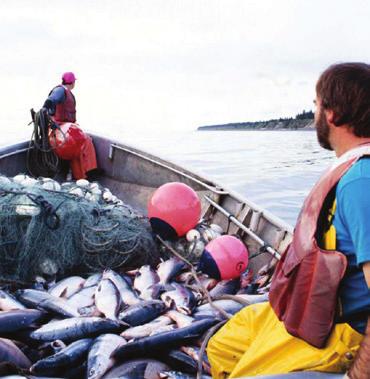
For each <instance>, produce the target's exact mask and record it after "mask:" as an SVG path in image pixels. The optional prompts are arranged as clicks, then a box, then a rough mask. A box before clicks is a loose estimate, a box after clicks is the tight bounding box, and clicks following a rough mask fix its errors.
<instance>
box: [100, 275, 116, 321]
mask: <svg viewBox="0 0 370 379" xmlns="http://www.w3.org/2000/svg"><path fill="white" fill-rule="evenodd" d="M95 304H96V307H97V309H98V310H99V311H100V312H101V313H103V315H105V317H107V318H110V319H112V320H117V316H118V311H119V309H120V306H121V297H120V296H119V293H118V290H117V287H116V286H115V285H114V284H113V283H112V281H111V280H110V279H106V278H103V279H102V280H101V282H100V283H99V285H98V287H97V288H96V291H95Z"/></svg>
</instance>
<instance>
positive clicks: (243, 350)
mask: <svg viewBox="0 0 370 379" xmlns="http://www.w3.org/2000/svg"><path fill="white" fill-rule="evenodd" d="M315 103H316V111H315V124H316V132H317V137H318V141H319V143H320V145H321V146H322V147H323V148H325V149H329V150H334V152H335V154H336V156H337V158H338V159H337V160H336V162H335V163H334V164H333V166H332V167H330V168H329V169H328V170H327V171H326V172H325V173H324V174H323V176H322V177H321V178H320V179H319V181H318V182H317V183H316V185H315V186H314V187H313V189H312V191H311V192H310V194H309V195H308V197H307V198H306V200H305V202H304V205H303V208H302V210H301V213H300V216H299V218H298V221H297V224H296V227H295V230H294V235H293V240H292V242H291V244H290V245H289V247H288V248H287V250H286V251H285V253H284V254H283V255H282V258H281V260H280V261H279V263H278V265H277V267H276V271H275V273H274V276H273V280H272V285H271V290H270V294H269V302H267V303H262V304H255V305H250V306H248V307H246V308H244V309H243V310H242V311H240V312H239V313H238V314H236V315H235V316H234V317H233V318H232V319H231V320H230V321H229V322H228V323H227V324H226V325H225V326H224V327H223V328H222V329H221V330H220V331H219V332H218V333H216V335H215V336H214V337H213V338H212V339H211V340H210V342H209V344H208V348H207V352H208V357H209V360H210V363H211V366H212V376H213V377H214V378H226V377H229V378H238V377H245V376H255V375H264V374H266V375H267V374H285V373H289V372H293V371H321V372H332V373H344V372H346V374H345V377H349V378H351V379H360V378H361V379H362V378H370V364H369V362H370V322H368V318H369V315H370V291H369V288H370V193H369V188H370V65H368V64H365V63H343V64H336V65H333V66H330V67H329V68H328V69H327V70H325V71H324V72H323V73H322V74H321V76H320V78H319V80H318V82H317V85H316V100H315Z"/></svg>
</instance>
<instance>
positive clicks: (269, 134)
mask: <svg viewBox="0 0 370 379" xmlns="http://www.w3.org/2000/svg"><path fill="white" fill-rule="evenodd" d="M120 139H121V140H122V141H125V142H127V143H129V144H132V145H135V146H137V147H140V148H142V149H144V150H149V151H151V152H153V153H154V154H158V155H160V156H162V157H164V158H167V159H169V160H171V161H173V162H176V163H178V164H180V165H181V166H184V167H187V168H190V169H194V170H196V171H197V172H200V173H203V174H205V175H207V176H208V177H210V178H213V179H214V180H216V181H217V182H219V183H221V184H222V185H223V186H225V187H228V188H231V189H233V190H234V191H236V192H238V193H240V194H242V195H243V196H245V197H247V198H248V199H250V200H252V201H253V202H255V203H257V204H259V205H260V206H262V207H263V208H266V209H268V210H270V211H271V212H273V213H274V214H275V215H277V216H279V217H281V218H282V219H284V220H285V221H287V222H288V223H291V224H294V223H295V220H296V217H297V215H298V212H299V209H300V207H301V205H302V202H303V199H304V198H305V196H306V195H307V193H308V191H309V189H310V188H311V187H312V185H313V184H314V183H315V181H316V180H317V179H318V177H319V176H320V174H321V173H322V172H323V170H324V169H325V168H326V167H327V166H329V165H330V163H331V161H332V160H333V158H334V155H333V153H332V152H329V151H326V150H324V149H322V148H321V147H320V146H319V145H318V143H317V140H316V133H315V132H312V131H257V132H254V131H253V132H249V131H244V132H237V131H232V132H231V131H230V132H226V131H217V132H196V131H194V132H190V133H177V134H172V135H171V134H166V135H143V136H140V137H138V136H137V135H133V134H131V135H130V134H126V135H124V136H122V137H120Z"/></svg>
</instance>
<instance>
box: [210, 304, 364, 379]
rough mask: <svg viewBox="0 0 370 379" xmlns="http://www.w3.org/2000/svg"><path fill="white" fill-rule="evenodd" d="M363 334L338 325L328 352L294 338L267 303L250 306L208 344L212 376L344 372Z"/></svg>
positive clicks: (325, 349)
mask: <svg viewBox="0 0 370 379" xmlns="http://www.w3.org/2000/svg"><path fill="white" fill-rule="evenodd" d="M362 338H363V335H361V334H360V333H358V332H356V331H355V330H354V329H352V328H351V327H350V326H349V325H348V324H336V325H335V327H334V329H333V332H332V334H331V335H330V337H329V340H328V342H327V345H326V347H325V348H323V349H318V348H316V347H313V346H311V345H310V344H308V343H307V342H305V341H303V340H301V339H299V338H296V337H293V336H292V335H290V334H289V333H288V332H287V331H286V329H285V327H284V324H283V323H282V322H280V321H279V320H278V318H277V317H276V315H275V313H274V311H273V309H272V308H271V306H270V304H269V303H268V302H266V303H260V304H253V305H249V306H247V307H245V308H244V309H242V310H241V311H240V312H239V313H237V314H236V315H235V316H234V317H233V318H232V319H231V320H230V321H229V322H227V323H226V324H225V325H224V326H223V327H222V328H221V329H220V330H219V331H218V332H217V333H216V334H215V335H214V336H213V337H212V338H211V339H210V341H209V344H208V347H207V354H208V358H209V361H210V363H211V367H212V378H216V379H220V378H240V377H243V376H257V375H269V374H270V375H271V374H286V373H288V372H292V371H324V372H336V373H340V372H345V371H346V370H347V369H348V368H349V366H350V365H351V363H352V361H353V358H354V356H355V354H356V352H357V351H358V349H359V347H360V346H359V345H360V343H361V340H362Z"/></svg>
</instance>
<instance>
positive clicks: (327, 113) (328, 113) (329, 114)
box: [324, 109, 338, 126]
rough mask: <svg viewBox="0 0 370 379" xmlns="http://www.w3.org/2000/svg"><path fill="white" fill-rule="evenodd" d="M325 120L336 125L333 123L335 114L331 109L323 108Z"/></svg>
mask: <svg viewBox="0 0 370 379" xmlns="http://www.w3.org/2000/svg"><path fill="white" fill-rule="evenodd" d="M324 112H325V117H326V122H327V123H328V124H330V125H334V126H338V125H336V124H335V114H334V111H333V110H332V109H325V111H324Z"/></svg>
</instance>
